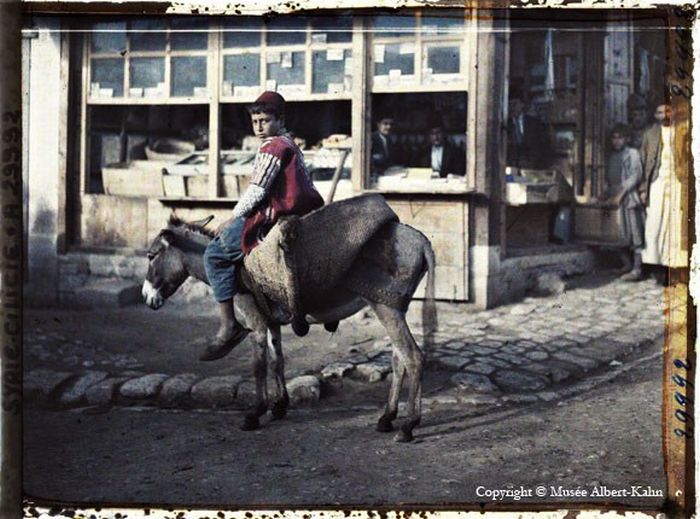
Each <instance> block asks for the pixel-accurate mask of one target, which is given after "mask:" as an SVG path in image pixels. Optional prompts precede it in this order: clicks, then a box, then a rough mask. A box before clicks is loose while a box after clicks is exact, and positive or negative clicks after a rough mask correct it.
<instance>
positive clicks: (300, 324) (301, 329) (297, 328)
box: [292, 318, 309, 337]
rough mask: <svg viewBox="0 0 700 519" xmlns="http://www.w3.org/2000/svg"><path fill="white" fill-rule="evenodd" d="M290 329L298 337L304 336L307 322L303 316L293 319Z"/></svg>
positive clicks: (307, 330) (306, 331)
mask: <svg viewBox="0 0 700 519" xmlns="http://www.w3.org/2000/svg"><path fill="white" fill-rule="evenodd" d="M292 330H294V333H295V334H297V336H298V337H304V336H305V335H306V334H307V333H309V323H307V322H306V319H305V318H301V319H295V320H294V321H292Z"/></svg>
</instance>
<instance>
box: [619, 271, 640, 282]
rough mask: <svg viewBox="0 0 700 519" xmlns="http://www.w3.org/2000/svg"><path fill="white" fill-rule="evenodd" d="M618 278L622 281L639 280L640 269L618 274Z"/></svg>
mask: <svg viewBox="0 0 700 519" xmlns="http://www.w3.org/2000/svg"><path fill="white" fill-rule="evenodd" d="M620 279H621V280H622V281H641V280H642V279H643V277H642V271H641V270H639V269H633V270H630V271H629V272H628V273H627V274H624V275H623V276H620Z"/></svg>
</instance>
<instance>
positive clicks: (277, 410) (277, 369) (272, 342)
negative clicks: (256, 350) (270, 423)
mask: <svg viewBox="0 0 700 519" xmlns="http://www.w3.org/2000/svg"><path fill="white" fill-rule="evenodd" d="M267 338H268V345H269V347H270V350H272V351H271V354H272V371H273V372H274V374H275V383H276V384H277V398H276V399H275V401H274V402H273V403H272V407H271V408H270V411H271V412H272V417H273V418H276V419H278V420H279V419H281V418H284V417H285V416H286V415H287V408H288V407H289V394H287V384H286V382H285V379H284V354H283V353H282V333H281V332H280V327H279V326H270V328H268V332H267Z"/></svg>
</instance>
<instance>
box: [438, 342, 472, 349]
mask: <svg viewBox="0 0 700 519" xmlns="http://www.w3.org/2000/svg"><path fill="white" fill-rule="evenodd" d="M466 346H467V345H466V344H465V342H464V341H448V342H446V343H445V344H444V345H443V346H442V347H443V348H447V350H448V351H462V350H464V349H465V348H466Z"/></svg>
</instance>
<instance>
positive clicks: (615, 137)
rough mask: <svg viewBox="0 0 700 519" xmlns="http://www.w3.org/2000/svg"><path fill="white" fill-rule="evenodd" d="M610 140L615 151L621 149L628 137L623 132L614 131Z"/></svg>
mask: <svg viewBox="0 0 700 519" xmlns="http://www.w3.org/2000/svg"><path fill="white" fill-rule="evenodd" d="M610 142H611V144H612V148H613V149H614V150H615V151H620V150H621V149H622V148H624V147H625V145H626V144H627V137H625V136H624V135H622V134H621V133H617V132H614V133H613V134H612V136H611V137H610Z"/></svg>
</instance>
